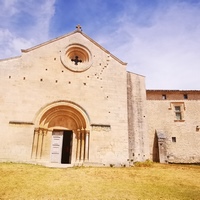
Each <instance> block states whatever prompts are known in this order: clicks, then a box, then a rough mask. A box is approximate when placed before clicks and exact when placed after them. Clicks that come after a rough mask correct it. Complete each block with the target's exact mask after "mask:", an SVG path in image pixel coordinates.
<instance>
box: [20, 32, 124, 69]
mask: <svg viewBox="0 0 200 200" xmlns="http://www.w3.org/2000/svg"><path fill="white" fill-rule="evenodd" d="M75 33H80V34H82V35H83V36H84V37H85V38H87V39H88V40H89V41H91V42H92V43H93V44H95V45H96V46H97V47H99V48H100V49H101V50H103V51H104V52H105V53H107V54H109V55H110V56H111V57H112V58H114V59H115V60H116V61H118V62H119V63H120V64H122V65H127V63H125V62H123V61H121V60H120V59H119V58H117V57H116V56H114V55H113V54H111V53H110V52H109V51H108V50H106V49H105V48H104V47H102V46H101V45H100V44H98V43H97V42H96V41H94V40H93V39H92V38H90V37H89V36H88V35H86V34H85V33H83V32H82V31H81V30H80V29H77V30H75V31H73V32H71V33H68V34H65V35H63V36H59V37H57V38H54V39H52V40H49V41H47V42H44V43H41V44H39V45H36V46H34V47H31V48H28V49H22V50H21V51H22V52H24V53H26V52H30V51H33V50H35V49H38V48H40V47H42V46H45V45H48V44H50V43H53V42H55V41H58V40H61V39H63V38H65V37H69V36H70V35H73V34H75Z"/></svg>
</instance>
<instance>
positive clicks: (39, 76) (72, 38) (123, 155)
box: [0, 32, 128, 164]
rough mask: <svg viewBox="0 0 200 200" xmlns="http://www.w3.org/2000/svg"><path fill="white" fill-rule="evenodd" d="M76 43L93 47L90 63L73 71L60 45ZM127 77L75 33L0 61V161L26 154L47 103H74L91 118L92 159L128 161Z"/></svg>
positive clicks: (122, 69)
mask: <svg viewBox="0 0 200 200" xmlns="http://www.w3.org/2000/svg"><path fill="white" fill-rule="evenodd" d="M74 43H75V44H79V45H82V46H84V47H85V48H87V49H89V50H90V52H91V55H90V59H91V62H90V63H92V65H91V66H90V67H89V68H88V69H87V70H85V71H82V72H74V71H72V70H70V69H68V68H67V67H66V66H64V65H63V63H62V62H61V55H62V54H63V49H65V48H66V46H68V45H71V44H74ZM126 80H127V77H126V65H125V64H124V63H122V62H121V61H120V60H118V59H116V58H115V57H114V56H113V55H111V54H110V53H109V52H108V51H105V50H104V49H103V48H101V47H100V46H99V45H97V44H96V43H95V42H94V41H92V40H91V39H90V38H89V37H87V36H85V35H84V34H81V33H79V32H77V33H74V34H71V35H67V36H66V37H61V38H60V39H57V40H53V41H50V42H47V43H45V44H42V45H39V46H36V47H33V48H31V49H28V50H25V51H23V54H22V56H21V57H17V58H13V59H7V60H2V61H0V85H1V87H0V109H1V112H0V122H1V140H0V160H5V159H7V160H15V159H16V158H17V160H20V161H24V160H27V159H30V155H31V146H32V142H33V134H34V128H37V127H35V126H36V125H35V119H36V118H37V116H38V113H39V112H40V111H41V110H42V109H43V108H45V107H46V106H47V105H49V104H53V103H56V102H72V103H74V104H76V105H78V106H79V107H80V108H82V109H83V110H84V112H85V113H86V114H87V116H88V119H89V121H90V125H91V126H89V127H87V128H88V129H89V131H90V144H89V145H90V152H89V157H90V161H91V162H97V163H103V164H114V163H115V164H119V163H126V162H127V159H128V125H127V124H128V123H127V86H126ZM10 122H11V123H10ZM12 122H14V123H12ZM21 122H24V123H21ZM92 124H96V125H97V126H96V127H98V128H96V129H95V128H94V127H95V126H93V127H92ZM107 125H109V127H110V128H109V130H107V129H105V127H107ZM47 138H50V137H47ZM48 141H49V142H51V141H50V140H49V139H48ZM45 145H46V146H50V145H49V144H45ZM11 151H12V152H11ZM45 154H46V155H48V153H47V152H46V153H45ZM45 159H48V157H47V156H46V157H45Z"/></svg>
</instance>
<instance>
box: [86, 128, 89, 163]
mask: <svg viewBox="0 0 200 200" xmlns="http://www.w3.org/2000/svg"><path fill="white" fill-rule="evenodd" d="M88 159H89V131H88V130H86V137H85V161H88Z"/></svg>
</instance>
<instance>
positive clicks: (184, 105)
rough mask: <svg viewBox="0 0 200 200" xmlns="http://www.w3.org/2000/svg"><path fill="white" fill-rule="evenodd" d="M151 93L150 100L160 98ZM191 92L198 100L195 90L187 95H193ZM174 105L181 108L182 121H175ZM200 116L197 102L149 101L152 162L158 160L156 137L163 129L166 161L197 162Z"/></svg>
mask: <svg viewBox="0 0 200 200" xmlns="http://www.w3.org/2000/svg"><path fill="white" fill-rule="evenodd" d="M152 93H153V94H151V97H152V96H153V95H154V97H156V95H160V93H159V92H158V93H159V94H155V93H156V92H155V91H154V92H152ZM174 93H175V92H174ZM192 93H194V95H193V96H196V97H195V98H197V99H198V98H199V96H198V95H197V93H196V91H194V92H192V91H190V94H189V95H190V96H192ZM195 93H196V94H195ZM148 95H149V94H148V93H147V99H148V98H149V96H148ZM189 95H188V96H189ZM174 96H178V94H174ZM179 97H180V96H179ZM177 105H178V106H181V115H182V119H181V120H177V118H176V112H175V106H177ZM199 113H200V101H199V100H188V99H185V100H183V99H177V100H148V101H147V115H148V132H149V138H150V155H151V159H153V160H154V161H159V160H158V154H159V152H158V144H157V143H158V140H157V138H156V135H155V134H156V131H159V130H162V132H163V133H164V134H165V136H166V138H165V142H166V152H167V162H173V163H199V162H200V148H199V146H200V134H199V133H200V132H199V129H198V126H199V123H200V115H199Z"/></svg>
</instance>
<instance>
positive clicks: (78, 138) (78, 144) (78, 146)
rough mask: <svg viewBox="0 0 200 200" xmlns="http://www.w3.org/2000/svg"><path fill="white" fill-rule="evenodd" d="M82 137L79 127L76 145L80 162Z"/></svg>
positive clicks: (77, 159)
mask: <svg viewBox="0 0 200 200" xmlns="http://www.w3.org/2000/svg"><path fill="white" fill-rule="evenodd" d="M80 137H81V135H80V129H78V130H77V146H76V161H78V162H79V160H80V150H81V149H80V148H81V146H80V139H81V138H80Z"/></svg>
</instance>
